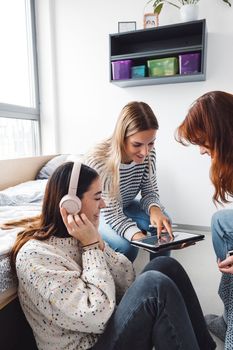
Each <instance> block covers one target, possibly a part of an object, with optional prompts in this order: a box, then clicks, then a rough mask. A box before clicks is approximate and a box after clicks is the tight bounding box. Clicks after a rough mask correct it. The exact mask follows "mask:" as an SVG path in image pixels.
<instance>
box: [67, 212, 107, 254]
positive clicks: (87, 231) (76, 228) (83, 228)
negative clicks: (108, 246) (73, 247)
mask: <svg viewBox="0 0 233 350" xmlns="http://www.w3.org/2000/svg"><path fill="white" fill-rule="evenodd" d="M60 212H61V216H62V220H63V222H64V224H65V226H66V228H67V231H68V233H69V234H70V235H71V236H72V237H74V238H76V239H77V240H78V241H79V242H80V243H81V245H82V246H87V245H91V244H93V243H96V242H99V246H100V249H101V247H102V246H103V240H102V238H101V236H100V234H99V232H98V231H97V229H96V228H95V226H94V225H93V224H92V223H91V221H90V220H88V218H87V217H86V215H85V214H84V213H82V214H76V215H71V214H67V212H66V210H65V208H61V209H60Z"/></svg>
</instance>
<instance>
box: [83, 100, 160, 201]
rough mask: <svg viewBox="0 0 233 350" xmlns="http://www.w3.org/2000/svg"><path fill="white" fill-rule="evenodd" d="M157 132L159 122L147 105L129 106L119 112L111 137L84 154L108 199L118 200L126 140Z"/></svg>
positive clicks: (139, 103)
mask: <svg viewBox="0 0 233 350" xmlns="http://www.w3.org/2000/svg"><path fill="white" fill-rule="evenodd" d="M158 128H159V124H158V121H157V119H156V117H155V115H154V112H153V111H152V109H151V107H150V106H149V105H148V104H146V103H145V102H137V101H133V102H129V103H128V104H127V105H125V106H124V107H123V109H122V110H121V113H120V115H119V117H118V120H117V122H116V125H115V129H114V131H113V134H112V136H111V137H109V138H108V139H106V140H104V141H102V142H101V143H99V144H97V145H96V146H95V148H94V149H92V150H91V151H90V152H89V153H88V154H87V156H86V161H87V162H88V165H90V166H92V167H94V168H95V169H96V170H97V172H99V175H100V178H101V180H102V184H103V188H104V191H106V192H107V193H108V195H109V196H110V197H116V196H119V177H120V175H119V168H120V163H121V160H122V155H123V152H124V146H125V140H126V138H127V137H129V136H131V135H134V134H136V133H138V132H140V131H145V130H150V129H155V130H157V129H158ZM99 164H102V166H101V168H100V167H98V165H99ZM109 180H110V181H109Z"/></svg>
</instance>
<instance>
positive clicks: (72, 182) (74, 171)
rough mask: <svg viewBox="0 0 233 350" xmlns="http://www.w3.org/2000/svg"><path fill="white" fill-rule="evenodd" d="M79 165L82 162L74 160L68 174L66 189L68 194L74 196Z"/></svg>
mask: <svg viewBox="0 0 233 350" xmlns="http://www.w3.org/2000/svg"><path fill="white" fill-rule="evenodd" d="M81 166H82V163H80V162H74V165H73V169H72V172H71V175H70V184H69V190H68V194H69V195H70V196H76V193H77V188H78V181H79V175H80V170H81Z"/></svg>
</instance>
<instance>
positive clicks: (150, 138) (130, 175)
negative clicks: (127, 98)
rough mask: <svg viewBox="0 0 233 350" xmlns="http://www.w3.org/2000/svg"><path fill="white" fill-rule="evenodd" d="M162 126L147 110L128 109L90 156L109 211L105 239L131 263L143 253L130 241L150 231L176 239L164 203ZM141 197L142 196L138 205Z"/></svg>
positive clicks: (105, 216)
mask: <svg viewBox="0 0 233 350" xmlns="http://www.w3.org/2000/svg"><path fill="white" fill-rule="evenodd" d="M158 127H159V125H158V121H157V119H156V117H155V115H154V113H153V111H152V109H151V108H150V106H148V104H146V103H144V102H136V101H135V102H130V103H128V104H127V105H126V106H124V107H123V109H122V111H121V113H120V116H119V118H118V120H117V123H116V126H115V130H114V131H113V134H112V136H111V137H109V138H108V139H106V140H104V141H102V142H101V143H99V144H98V145H97V146H95V148H94V149H93V150H91V151H90V152H89V153H88V154H87V156H86V158H85V162H86V164H88V165H89V166H91V167H93V168H94V169H96V171H97V172H98V173H99V175H100V177H101V180H102V183H103V196H104V199H105V202H106V203H107V207H106V208H104V209H102V213H101V220H100V233H101V235H102V237H103V239H104V240H105V241H107V242H108V243H109V245H110V246H111V247H112V248H113V249H114V250H116V251H119V252H121V253H123V254H125V255H126V256H127V257H128V258H129V259H130V260H131V261H134V259H135V258H136V256H137V252H138V249H137V248H136V247H133V246H132V245H131V244H130V241H132V240H135V239H140V238H143V237H144V236H145V234H146V232H147V231H150V232H151V233H152V234H155V233H156V230H155V229H154V228H152V229H151V228H149V226H150V225H153V226H154V227H156V228H157V234H158V236H160V234H161V232H162V231H163V230H166V231H168V232H169V234H170V235H171V236H172V229H171V222H170V219H169V217H168V216H167V214H166V213H165V212H164V207H163V206H162V204H161V203H160V200H159V191H158V186H157V179H156V153H155V148H154V145H155V140H156V133H157V130H158ZM138 195H140V196H141V198H140V200H138V199H137V198H138Z"/></svg>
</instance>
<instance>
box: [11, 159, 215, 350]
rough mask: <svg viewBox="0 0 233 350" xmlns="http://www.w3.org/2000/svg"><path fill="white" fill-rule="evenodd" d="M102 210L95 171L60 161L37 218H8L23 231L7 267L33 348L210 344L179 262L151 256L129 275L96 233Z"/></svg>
mask: <svg viewBox="0 0 233 350" xmlns="http://www.w3.org/2000/svg"><path fill="white" fill-rule="evenodd" d="M67 194H68V195H67ZM77 197H78V198H77ZM104 207H105V203H104V200H103V199H102V186H101V181H100V178H99V176H98V174H97V172H96V171H95V170H93V169H91V168H90V167H88V166H86V165H83V164H82V165H80V164H74V163H73V162H67V163H64V164H63V165H61V166H60V167H58V168H57V169H56V170H55V171H54V173H53V174H52V175H51V177H50V178H49V180H48V184H47V187H46V191H45V196H44V200H43V206H42V213H41V215H40V216H39V217H36V218H34V220H33V219H32V218H30V219H28V221H27V220H24V221H21V222H18V223H15V224H18V225H20V226H24V229H23V230H22V232H21V233H19V235H18V237H17V240H16V242H15V245H14V247H13V249H12V255H11V258H12V264H13V266H14V267H15V269H16V272H17V276H18V282H19V285H18V296H19V300H20V303H21V306H22V309H23V311H24V313H25V315H26V318H27V320H28V322H29V324H30V325H31V327H32V329H33V332H34V335H35V339H36V342H37V345H38V348H39V349H46V350H55V349H59V350H62V349H64V350H65V349H70V350H83V349H93V350H129V349H134V350H142V349H143V350H151V349H152V348H153V346H155V348H156V350H165V349H169V350H178V349H179V350H187V349H189V350H198V349H201V350H210V349H215V343H214V341H213V340H212V338H211V336H210V335H209V333H208V331H207V328H206V325H205V321H204V317H203V314H202V311H201V308H200V305H199V302H198V299H197V296H196V294H195V291H194V289H193V287H192V284H191V282H190V280H189V278H188V276H187V274H186V272H185V271H184V269H183V268H182V267H181V265H180V264H179V263H178V262H176V261H175V260H174V259H172V258H170V257H157V258H156V259H153V260H152V261H150V263H149V264H148V265H147V266H146V267H145V269H144V270H143V271H142V273H141V274H140V275H139V276H138V277H137V278H136V279H135V275H134V270H133V266H132V263H131V262H130V261H129V260H128V259H127V258H126V257H125V256H124V255H123V254H120V253H117V252H115V251H113V250H112V249H111V248H110V247H109V246H108V244H107V243H105V242H104V241H103V239H102V238H101V236H100V234H99V231H98V226H99V216H100V209H102V208H104ZM9 224H10V225H12V224H13V223H12V222H11V223H9Z"/></svg>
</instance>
